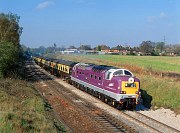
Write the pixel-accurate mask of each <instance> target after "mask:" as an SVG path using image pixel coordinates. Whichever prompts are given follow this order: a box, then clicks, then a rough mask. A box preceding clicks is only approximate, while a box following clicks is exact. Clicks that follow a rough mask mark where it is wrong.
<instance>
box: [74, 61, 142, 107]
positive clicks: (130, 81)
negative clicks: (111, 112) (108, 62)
mask: <svg viewBox="0 0 180 133" xmlns="http://www.w3.org/2000/svg"><path fill="white" fill-rule="evenodd" d="M71 81H73V82H74V83H76V84H80V85H82V86H83V87H84V88H88V89H91V90H92V91H93V92H94V93H95V94H97V96H98V97H99V98H100V97H101V98H103V100H104V101H105V102H109V103H112V105H114V106H116V107H118V108H122V107H124V106H126V107H132V108H135V107H136V104H137V103H138V100H139V95H140V80H139V79H138V78H136V77H135V76H134V75H133V74H132V73H131V72H130V71H129V70H127V69H119V68H116V67H112V66H105V65H95V64H86V63H78V64H76V65H74V67H73V69H72V74H71Z"/></svg>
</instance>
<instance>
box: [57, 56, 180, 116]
mask: <svg viewBox="0 0 180 133" xmlns="http://www.w3.org/2000/svg"><path fill="white" fill-rule="evenodd" d="M54 57H56V58H59V59H60V58H63V59H67V60H73V61H79V62H89V63H95V64H106V65H112V66H117V67H123V68H127V69H129V70H131V71H132V72H133V73H135V75H136V77H138V78H139V79H140V81H141V89H142V97H143V100H144V105H146V106H148V107H152V108H154V107H158V108H159V107H164V108H169V109H172V110H174V111H175V112H176V113H177V114H180V104H179V103H180V83H179V81H177V80H176V79H174V78H168V77H164V78H162V77H160V76H157V75H147V74H145V73H144V71H146V70H151V71H152V70H154V71H157V72H161V71H163V72H166V71H169V72H174V73H180V57H160V56H156V57H150V56H146V57H145V56H144V57H143V56H119V55H100V56H98V55H88V56H87V55H83V56H74V55H73V56H70V55H68V56H67V55H54ZM129 62H131V63H130V64H129Z"/></svg>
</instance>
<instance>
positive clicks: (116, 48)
mask: <svg viewBox="0 0 180 133" xmlns="http://www.w3.org/2000/svg"><path fill="white" fill-rule="evenodd" d="M111 49H114V50H119V51H120V50H124V49H125V48H124V47H123V46H122V45H117V46H116V47H113V48H111Z"/></svg>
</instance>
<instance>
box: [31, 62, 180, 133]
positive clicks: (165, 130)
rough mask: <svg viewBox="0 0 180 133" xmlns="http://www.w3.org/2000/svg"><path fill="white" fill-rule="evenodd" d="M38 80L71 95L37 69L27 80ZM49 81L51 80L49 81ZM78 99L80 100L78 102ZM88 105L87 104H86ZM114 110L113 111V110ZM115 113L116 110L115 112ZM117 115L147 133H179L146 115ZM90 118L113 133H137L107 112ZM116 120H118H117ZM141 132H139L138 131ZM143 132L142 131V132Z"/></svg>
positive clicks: (88, 108)
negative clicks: (34, 78) (44, 81)
mask: <svg viewBox="0 0 180 133" xmlns="http://www.w3.org/2000/svg"><path fill="white" fill-rule="evenodd" d="M32 64H33V65H35V64H34V63H32ZM35 73H39V75H38V76H37V75H36V74H35ZM33 75H34V76H35V77H36V76H37V77H36V78H37V79H38V78H39V79H41V78H42V79H43V80H47V79H48V80H47V81H46V82H47V84H49V85H50V86H51V88H53V90H52V91H55V93H56V94H58V93H61V94H62V93H63V95H64V96H65V95H66V97H67V98H68V96H67V95H69V94H71V93H72V92H70V91H69V90H67V89H63V91H62V90H59V88H60V87H59V86H62V85H60V84H59V83H57V82H56V81H53V80H52V79H53V76H52V77H51V78H49V77H48V78H47V77H44V72H39V69H37V67H36V70H35V72H32V74H31V76H29V78H31V79H33V77H34V76H33ZM49 79H51V80H49ZM76 95H77V94H76ZM75 99H76V100H72V99H71V100H72V101H74V104H77V103H79V104H82V105H81V107H82V108H83V109H84V110H85V111H87V112H91V113H92V112H96V111H97V110H99V109H97V108H95V107H94V106H92V104H91V103H90V102H89V101H86V102H82V101H83V99H82V98H80V96H79V97H78V98H77V97H76V98H75ZM79 99H80V100H79ZM96 100H98V101H100V100H99V99H96ZM87 103H88V104H87ZM114 110H115V109H114ZM116 111H117V110H116ZM118 112H119V114H121V115H124V116H123V118H127V119H128V120H130V121H131V122H132V123H135V125H137V126H141V128H138V129H142V128H145V129H147V132H162V133H180V131H179V130H177V129H175V128H172V127H170V126H168V125H166V124H163V123H161V122H159V121H157V120H154V119H152V118H150V117H148V116H146V115H143V114H141V113H139V112H135V111H118ZM91 117H92V118H93V119H94V120H95V121H97V122H100V123H102V124H103V125H105V126H106V127H108V129H111V130H112V131H113V132H137V131H136V130H134V129H133V128H131V127H130V126H127V125H126V124H123V122H122V121H121V120H120V119H119V117H116V115H113V114H112V113H111V112H107V111H105V112H104V111H101V113H94V114H93V115H91ZM117 118H118V119H117ZM138 132H141V131H138ZM142 132H143V131H142Z"/></svg>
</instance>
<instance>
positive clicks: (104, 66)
mask: <svg viewBox="0 0 180 133" xmlns="http://www.w3.org/2000/svg"><path fill="white" fill-rule="evenodd" d="M109 69H117V68H116V67H113V66H107V65H94V66H93V67H92V70H98V71H103V70H109Z"/></svg>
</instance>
